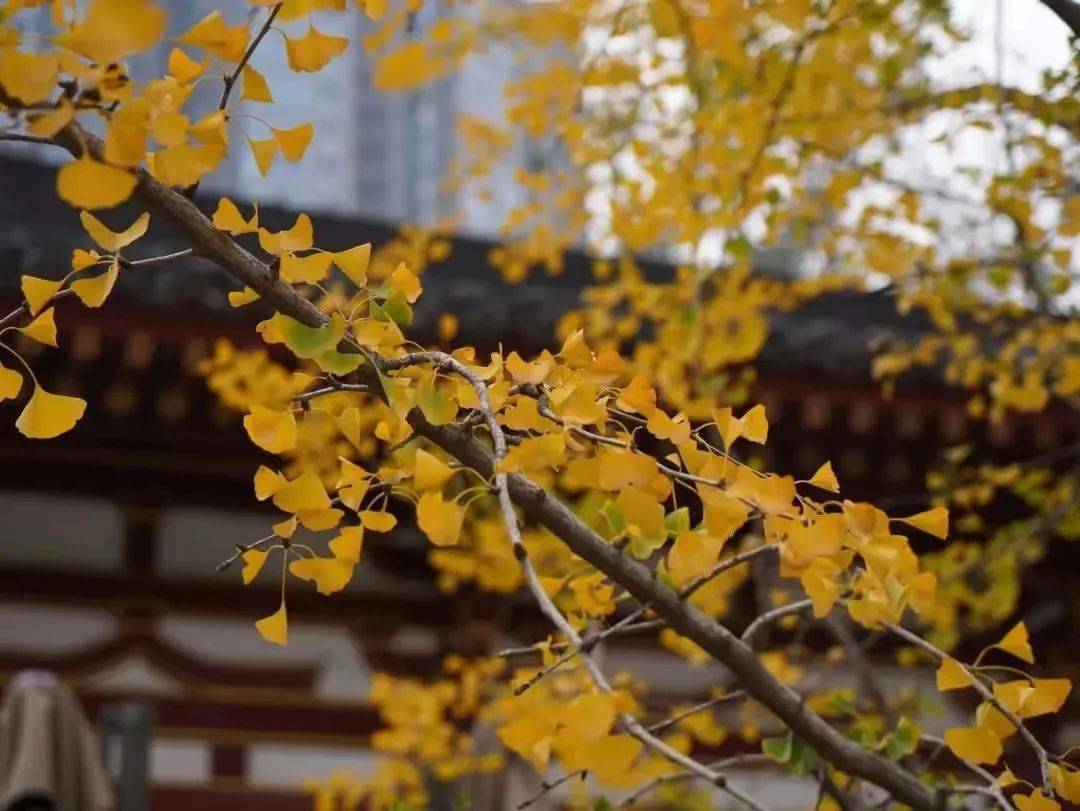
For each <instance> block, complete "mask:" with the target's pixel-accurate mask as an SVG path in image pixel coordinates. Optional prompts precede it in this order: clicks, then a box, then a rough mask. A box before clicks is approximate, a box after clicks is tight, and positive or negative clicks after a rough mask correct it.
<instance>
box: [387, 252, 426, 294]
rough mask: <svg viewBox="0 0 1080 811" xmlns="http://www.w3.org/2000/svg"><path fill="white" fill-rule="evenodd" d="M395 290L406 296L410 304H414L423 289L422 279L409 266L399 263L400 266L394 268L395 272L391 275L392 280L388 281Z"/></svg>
mask: <svg viewBox="0 0 1080 811" xmlns="http://www.w3.org/2000/svg"><path fill="white" fill-rule="evenodd" d="M387 281H388V282H389V284H390V287H392V288H393V289H394V290H397V291H398V292H399V293H402V294H403V295H404V296H405V300H406V301H408V302H409V304H413V303H414V302H415V301H416V300H417V299H418V298H420V293H421V292H423V289H422V288H421V286H420V277H419V276H417V275H416V274H415V273H413V272H412V270H410V269H409V266H408V265H407V264H405V263H404V262H399V263H398V266H397V267H396V268H394V272H393V273H391V274H390V278H389V279H388V280H387Z"/></svg>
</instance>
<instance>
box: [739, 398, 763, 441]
mask: <svg viewBox="0 0 1080 811" xmlns="http://www.w3.org/2000/svg"><path fill="white" fill-rule="evenodd" d="M739 419H740V421H741V422H742V435H743V436H744V437H746V438H747V439H749V440H750V441H751V442H756V443H758V444H759V445H764V444H765V440H766V439H767V438H768V436H769V421H768V419H766V418H765V406H763V405H756V406H754V407H753V408H751V409H750V410H749V411H747V412H746V413H745V414H743V415H742V417H740V418H739Z"/></svg>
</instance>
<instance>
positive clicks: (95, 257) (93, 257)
mask: <svg viewBox="0 0 1080 811" xmlns="http://www.w3.org/2000/svg"><path fill="white" fill-rule="evenodd" d="M101 261H103V260H102V257H101V256H100V254H98V252H97V251H84V250H83V249H82V248H76V249H75V250H73V251H72V252H71V269H72V270H76V271H78V270H86V269H87V268H88V267H90V266H92V265H96V264H97V263H98V262H101Z"/></svg>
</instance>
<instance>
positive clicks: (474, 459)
mask: <svg viewBox="0 0 1080 811" xmlns="http://www.w3.org/2000/svg"><path fill="white" fill-rule="evenodd" d="M80 138H82V139H83V143H85V144H87V148H88V149H89V150H90V151H91V152H92V153H97V154H100V150H101V141H100V140H99V139H97V138H95V137H93V136H91V135H90V134H89V133H85V132H78V133H77V132H76V131H75V130H74V128H73V127H68V128H66V129H65V130H64V131H62V132H61V134H60V136H59V138H58V140H59V141H60V142H61V143H63V145H64V146H65V147H66V148H68V150H69V151H71V152H72V153H73V154H76V155H77V154H80V153H81V147H80V143H79V140H80ZM137 175H138V185H137V187H136V191H135V193H136V195H137V197H138V198H139V199H140V200H141V201H142V202H143V203H145V204H146V205H148V206H149V207H150V208H152V209H153V210H154V211H156V212H157V213H159V214H161V215H163V216H165V217H167V218H168V219H169V220H171V221H173V222H175V223H176V224H177V225H178V226H179V227H180V228H181V230H183V232H184V233H185V235H186V236H187V238H188V240H189V241H190V243H191V246H192V247H193V248H194V249H195V251H196V253H198V254H200V255H201V256H204V257H206V258H207V259H209V260H211V261H213V262H215V263H216V264H218V265H219V266H221V267H222V268H223V269H225V270H226V271H228V272H229V273H231V274H232V275H233V276H235V277H236V278H237V279H238V280H239V281H241V282H243V283H244V284H245V285H247V286H248V287H250V288H252V289H253V290H255V291H256V292H257V293H259V295H260V296H261V297H262V298H263V299H264V300H265V301H266V302H267V303H269V304H270V305H271V306H273V307H274V308H275V309H277V310H278V311H279V312H281V313H283V314H285V315H287V316H289V317H291V318H294V319H296V320H297V321H300V322H301V323H303V324H306V325H308V326H312V327H317V326H321V325H322V324H323V323H325V321H326V320H327V319H326V316H324V315H323V314H322V313H320V312H319V311H318V309H316V308H315V306H314V305H313V304H311V302H309V301H307V300H306V299H304V298H303V297H301V296H300V295H299V294H298V293H297V292H296V290H294V289H293V288H292V287H290V286H289V285H288V284H286V283H285V282H283V281H281V280H280V279H278V278H277V275H276V274H275V273H273V272H272V270H271V269H270V267H269V266H268V265H266V264H265V263H264V262H261V261H260V260H259V259H257V258H256V257H255V256H253V255H252V254H251V253H249V252H248V251H246V250H245V249H244V248H242V247H241V246H240V245H239V244H237V243H236V242H235V241H234V240H233V239H231V238H230V237H229V236H228V235H227V234H225V233H223V232H221V231H218V230H217V229H215V228H214V227H213V225H212V224H211V222H210V220H209V219H207V217H206V216H205V215H204V214H203V213H202V212H201V211H200V210H199V209H198V208H197V207H196V206H195V204H194V203H193V202H191V201H190V200H188V199H187V198H186V197H184V196H183V195H182V194H180V193H179V192H177V191H176V190H174V189H172V188H170V187H168V186H165V185H163V184H162V183H160V182H159V181H157V180H155V179H154V178H152V177H151V176H150V175H149V174H148V173H146V172H145V171H142V170H139V171H138V172H137ZM369 359H370V360H371V361H372V362H373V363H380V362H382V359H380V358H377V357H369ZM360 374H361V375H362V377H363V378H364V382H366V383H367V384H368V386H369V387H371V389H372V391H381V386H380V384H379V381H378V376H377V374H376V369H375V368H373V366H372V364H371V363H368V364H364V365H363V366H362V367H361V369H360ZM407 419H408V422H409V424H410V425H411V427H412V428H413V430H414V431H416V433H418V434H420V435H421V436H423V437H425V438H427V439H428V440H430V441H432V442H434V443H435V444H436V445H438V446H439V447H440V448H442V449H443V450H444V451H446V452H448V453H450V454H451V455H452V456H454V457H455V458H457V459H458V460H459V461H461V462H462V463H463V464H465V465H468V466H469V467H472V468H474V469H476V470H477V471H478V472H479V473H480V474H481V475H484V476H487V477H490V476H492V475H493V474H494V465H495V458H494V455H493V454H492V451H491V449H490V448H488V447H487V446H485V445H484V444H483V443H481V442H480V441H479V440H477V439H476V438H475V437H473V436H472V435H471V434H470V433H469V432H468V431H466V430H463V429H462V428H460V427H458V426H454V425H439V426H436V425H432V424H431V423H429V422H428V421H427V420H426V419H425V418H424V415H423V413H422V412H420V411H419V410H418V409H413V411H411V412H410V413H409V414H408V418H407ZM506 483H507V492H508V494H509V497H510V499H511V500H512V501H513V502H514V503H515V504H516V505H517V506H518V507H519V508H521V509H522V511H523V512H524V514H525V516H526V517H527V518H529V519H530V520H532V521H535V522H536V523H538V524H540V525H542V526H544V527H546V528H547V529H548V530H550V531H551V532H553V533H554V534H555V535H556V536H557V537H558V538H560V539H561V540H562V541H563V543H565V544H566V545H567V547H568V548H569V549H570V550H571V551H573V552H574V553H575V554H576V555H578V556H579V557H581V558H583V559H584V560H585V561H587V562H588V563H590V564H592V565H593V566H595V567H596V568H597V569H599V570H600V571H602V572H604V573H605V574H606V575H607V576H608V577H610V578H611V579H612V580H614V581H615V582H616V583H618V584H619V585H620V586H622V587H623V588H625V589H626V590H627V591H628V592H629V593H630V594H631V595H632V596H633V597H635V598H636V599H637V600H638V601H639V602H641V603H642V604H645V603H648V604H649V606H650V607H651V608H652V610H653V611H654V612H655V613H656V614H657V615H658V616H659V617H660V618H661V619H663V620H664V621H665V622H666V623H667V624H668V626H669V627H671V628H672V629H673V630H674V631H675V632H676V633H679V634H681V635H682V636H685V637H687V638H689V639H691V640H692V641H694V642H695V643H697V644H698V645H699V646H701V647H702V648H703V649H705V650H706V651H707V652H708V653H709V654H710V655H711V656H713V657H714V658H715V659H716V660H717V661H719V662H721V663H722V664H724V665H725V666H726V667H727V668H728V669H729V670H731V671H732V673H733V674H734V675H735V676H736V678H738V680H739V681H740V682H741V683H742V685H743V687H744V688H745V689H746V691H747V692H748V693H749V694H750V695H751V696H752V697H753V698H755V699H756V700H757V701H759V702H760V703H761V704H763V705H764V706H765V707H767V708H768V709H769V710H770V711H771V712H773V713H774V714H775V715H776V716H777V717H778V718H779V719H780V720H781V721H783V722H784V723H785V724H786V725H787V726H788V727H789V728H790V729H791V730H792V731H793V732H794V733H795V734H796V735H798V736H799V737H801V738H803V739H804V740H805V741H806V742H807V743H809V744H810V745H811V746H812V747H813V748H814V749H815V750H816V751H817V752H818V754H819V755H820V756H821V757H823V758H825V759H826V760H828V761H829V762H831V763H832V764H834V765H835V766H836V767H837V768H838V769H841V770H842V771H844V772H847V773H849V774H852V775H854V776H857V777H861V778H863V779H865V780H868V781H870V782H872V783H874V784H876V785H878V786H880V787H882V788H883V789H885V790H886V791H888V792H889V793H890V794H891V795H892V796H893V797H894V798H895V799H896V800H898V801H900V802H903V803H905V804H907V805H909V806H911V807H913V808H917V809H923V811H935V809H936V808H937V804H936V802H935V798H934V794H933V792H931V791H930V790H929V789H928V788H927V787H926V786H925V785H923V784H922V783H921V782H920V781H919V780H918V779H917V778H916V777H915V776H914V775H912V774H910V773H908V772H907V771H905V770H904V769H903V768H901V767H900V766H899V765H897V764H896V763H893V762H891V761H889V760H887V759H886V758H884V757H882V756H881V755H879V754H877V753H876V752H872V751H870V750H869V749H866V748H864V747H862V746H859V745H858V744H856V743H854V742H853V741H850V740H848V739H847V738H845V737H844V736H843V735H842V734H840V733H839V732H838V731H837V730H835V729H833V728H832V727H831V726H830V725H829V724H828V723H826V722H825V720H824V719H822V718H821V717H820V716H819V715H817V714H816V713H815V712H813V711H812V710H811V709H810V708H809V707H807V706H806V705H805V703H804V702H803V701H802V699H801V698H800V697H799V696H798V695H797V694H795V693H794V692H793V691H792V690H790V689H789V688H787V687H785V686H784V685H782V684H781V683H780V682H779V681H778V680H777V679H776V678H775V677H774V676H773V675H772V674H771V673H769V671H768V670H767V669H766V668H765V666H764V665H763V664H762V663H761V661H760V660H759V658H758V657H757V655H756V654H755V653H754V651H753V650H752V649H751V648H750V647H749V646H747V645H746V644H745V643H743V642H742V641H740V640H739V638H738V637H736V636H735V635H734V634H732V633H731V631H729V630H728V629H727V628H725V627H724V626H723V625H721V624H719V623H718V622H716V621H715V620H713V619H712V618H710V617H708V616H706V615H705V614H703V613H702V612H701V611H700V610H698V609H697V608H695V607H694V606H692V605H689V604H687V603H686V602H685V601H684V600H682V599H681V598H680V596H679V593H678V592H676V591H675V590H674V589H672V588H670V587H669V586H667V585H666V584H664V583H663V582H661V581H659V580H658V579H657V578H656V577H655V575H654V574H653V572H652V571H650V570H649V569H648V568H647V567H645V566H644V565H642V564H641V563H639V562H638V561H636V560H634V559H632V558H630V557H628V556H626V555H624V554H623V553H622V552H621V551H620V550H619V549H617V548H616V547H614V546H613V545H612V544H610V543H608V542H607V541H606V540H604V538H602V537H601V536H599V535H598V534H596V533H595V532H594V531H593V530H592V529H591V528H589V527H588V526H587V525H586V524H585V523H583V522H582V521H581V520H580V519H579V518H578V517H577V516H576V515H574V513H573V512H571V511H570V509H569V508H567V507H566V506H565V505H564V504H562V503H561V502H560V501H558V500H556V499H554V498H552V497H550V496H549V495H548V493H547V492H546V491H545V490H543V489H542V488H541V487H539V486H537V485H536V484H534V483H533V482H532V481H530V480H528V479H526V478H525V477H523V476H520V475H518V474H510V475H508V476H507V477H506Z"/></svg>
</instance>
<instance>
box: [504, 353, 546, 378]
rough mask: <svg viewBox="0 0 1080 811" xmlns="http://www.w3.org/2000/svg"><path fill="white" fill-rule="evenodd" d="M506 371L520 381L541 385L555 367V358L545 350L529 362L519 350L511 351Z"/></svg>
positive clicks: (507, 359)
mask: <svg viewBox="0 0 1080 811" xmlns="http://www.w3.org/2000/svg"><path fill="white" fill-rule="evenodd" d="M505 365H506V371H508V372H509V373H510V376H511V377H513V378H514V380H516V381H517V382H518V383H531V384H533V385H539V384H540V383H543V382H544V379H545V378H546V377H547V376H548V375H549V374H550V373H551V370H552V369H553V368H554V367H555V359H554V358H553V357H551V354H550V353H548V352H544V353H542V354H541V355H540V357H538V358H537V359H536V360H534V361H531V362H527V361H525V360H523V359H522V357H521V356H520V355H519V354H518V353H517V352H511V353H510V354H509V355H508V356H507V358H506V361H505Z"/></svg>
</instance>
